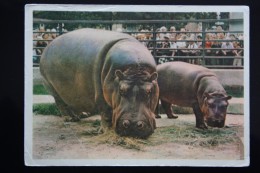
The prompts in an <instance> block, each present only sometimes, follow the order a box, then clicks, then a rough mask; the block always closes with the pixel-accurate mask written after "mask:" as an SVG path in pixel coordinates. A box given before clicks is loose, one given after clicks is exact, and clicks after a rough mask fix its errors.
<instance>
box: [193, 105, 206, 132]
mask: <svg viewBox="0 0 260 173" xmlns="http://www.w3.org/2000/svg"><path fill="white" fill-rule="evenodd" d="M192 108H193V112H194V114H195V117H196V127H197V128H199V129H207V126H206V124H205V121H204V116H203V113H202V112H201V110H200V106H199V104H198V103H195V104H193V106H192Z"/></svg>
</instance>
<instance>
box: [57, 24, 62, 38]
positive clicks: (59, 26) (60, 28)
mask: <svg viewBox="0 0 260 173" xmlns="http://www.w3.org/2000/svg"><path fill="white" fill-rule="evenodd" d="M58 28H59V35H62V23H58Z"/></svg>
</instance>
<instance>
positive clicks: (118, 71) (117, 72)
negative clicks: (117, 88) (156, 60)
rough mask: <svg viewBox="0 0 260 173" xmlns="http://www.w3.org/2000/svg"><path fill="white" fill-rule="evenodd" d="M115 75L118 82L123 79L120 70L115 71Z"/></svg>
mask: <svg viewBox="0 0 260 173" xmlns="http://www.w3.org/2000/svg"><path fill="white" fill-rule="evenodd" d="M115 75H116V77H118V78H119V80H122V79H124V74H123V73H122V71H121V70H116V71H115Z"/></svg>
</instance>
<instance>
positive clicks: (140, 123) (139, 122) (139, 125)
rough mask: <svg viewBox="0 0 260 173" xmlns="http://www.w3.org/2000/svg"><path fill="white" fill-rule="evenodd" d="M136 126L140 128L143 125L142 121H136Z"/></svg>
mask: <svg viewBox="0 0 260 173" xmlns="http://www.w3.org/2000/svg"><path fill="white" fill-rule="evenodd" d="M137 127H138V128H139V129H142V128H143V127H144V122H143V121H138V122H137Z"/></svg>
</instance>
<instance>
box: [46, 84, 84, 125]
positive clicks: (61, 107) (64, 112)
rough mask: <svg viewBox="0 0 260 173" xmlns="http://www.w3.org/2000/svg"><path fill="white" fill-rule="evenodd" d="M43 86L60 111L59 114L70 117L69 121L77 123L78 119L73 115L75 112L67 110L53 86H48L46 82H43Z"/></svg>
mask: <svg viewBox="0 0 260 173" xmlns="http://www.w3.org/2000/svg"><path fill="white" fill-rule="evenodd" d="M44 86H45V87H46V88H47V90H48V91H49V92H50V94H51V95H52V96H53V97H54V100H55V103H56V105H57V107H58V109H59V110H60V112H61V114H62V115H64V116H70V117H71V119H70V120H69V121H79V120H80V117H79V116H78V115H76V114H75V112H74V111H73V110H72V109H70V108H69V106H68V105H67V104H66V103H65V102H64V101H63V100H62V99H61V98H60V96H59V94H58V93H57V92H56V91H55V89H54V88H53V86H52V85H51V84H49V82H47V81H46V80H44Z"/></svg>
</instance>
